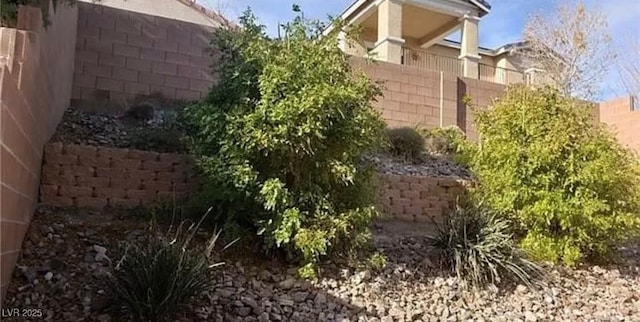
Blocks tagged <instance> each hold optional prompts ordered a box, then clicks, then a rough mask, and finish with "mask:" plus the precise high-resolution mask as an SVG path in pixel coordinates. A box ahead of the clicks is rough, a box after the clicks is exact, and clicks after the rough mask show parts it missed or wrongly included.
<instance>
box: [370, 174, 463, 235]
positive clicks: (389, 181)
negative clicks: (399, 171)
mask: <svg viewBox="0 0 640 322" xmlns="http://www.w3.org/2000/svg"><path fill="white" fill-rule="evenodd" d="M471 186H473V182H471V181H468V180H462V179H458V178H454V177H426V176H411V175H396V174H380V175H378V206H379V208H380V210H381V211H382V215H383V219H396V220H402V221H410V222H428V223H430V222H431V220H432V219H433V220H435V221H436V222H440V221H441V219H442V217H443V216H444V215H446V213H447V212H449V211H451V210H453V209H454V207H455V203H456V199H457V198H458V197H460V196H462V195H463V194H464V192H465V191H466V189H468V188H469V187H471Z"/></svg>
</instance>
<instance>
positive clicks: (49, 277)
mask: <svg viewBox="0 0 640 322" xmlns="http://www.w3.org/2000/svg"><path fill="white" fill-rule="evenodd" d="M52 278H53V273H51V272H47V273H46V274H44V279H45V280H47V281H50V280H51V279H52Z"/></svg>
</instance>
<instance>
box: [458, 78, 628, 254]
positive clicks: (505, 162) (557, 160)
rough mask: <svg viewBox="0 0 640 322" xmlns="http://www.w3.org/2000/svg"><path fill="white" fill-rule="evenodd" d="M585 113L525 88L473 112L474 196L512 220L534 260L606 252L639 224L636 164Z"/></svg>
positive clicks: (549, 92)
mask: <svg viewBox="0 0 640 322" xmlns="http://www.w3.org/2000/svg"><path fill="white" fill-rule="evenodd" d="M592 113H593V106H591V105H589V104H585V103H582V102H579V101H576V100H573V99H570V98H566V97H565V96H563V95H561V94H560V93H559V92H557V91H555V90H553V89H550V88H543V89H537V90H533V89H529V88H525V87H513V88H510V89H509V90H508V91H507V93H506V94H505V96H503V97H502V98H501V99H499V100H498V101H496V102H495V103H494V105H493V106H492V108H490V109H488V110H484V111H480V112H478V115H477V120H476V125H477V128H478V130H479V133H480V137H481V139H480V142H479V149H477V152H475V154H474V155H473V157H472V158H470V159H471V167H472V169H473V170H474V172H475V173H476V174H477V175H478V177H479V179H480V184H481V185H480V189H479V191H478V193H479V195H480V196H481V197H483V199H485V200H486V201H487V202H488V204H489V205H490V206H491V207H492V208H494V209H495V210H498V211H499V212H501V213H503V214H506V215H509V216H511V217H512V218H511V219H513V221H514V222H516V223H517V224H518V227H516V228H517V229H518V231H519V232H520V233H521V234H522V236H523V240H522V246H523V248H525V249H527V250H529V251H530V252H532V254H534V255H535V256H537V257H538V258H541V259H545V260H549V261H552V262H564V263H566V264H574V263H576V262H578V261H580V260H581V259H583V258H584V257H585V256H591V255H605V254H607V252H608V251H609V250H610V249H611V246H612V245H613V244H614V243H616V242H618V241H620V240H622V239H624V238H627V237H630V236H632V235H633V234H636V233H637V232H638V228H639V227H640V226H639V224H640V211H639V210H640V198H639V197H640V194H639V192H640V191H639V187H640V186H639V185H638V183H639V182H638V180H639V179H640V173H639V172H638V162H637V160H636V159H635V158H634V156H633V155H632V154H631V153H630V152H629V151H628V150H626V149H625V148H623V147H622V146H621V145H620V144H619V143H618V142H617V141H616V139H615V138H614V136H613V135H612V134H611V133H610V132H609V131H608V130H607V129H606V128H605V126H604V125H597V124H596V123H595V121H594V120H593V117H592Z"/></svg>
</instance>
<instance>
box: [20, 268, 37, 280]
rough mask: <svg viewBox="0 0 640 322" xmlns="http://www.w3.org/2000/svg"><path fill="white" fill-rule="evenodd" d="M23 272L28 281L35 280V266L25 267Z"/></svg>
mask: <svg viewBox="0 0 640 322" xmlns="http://www.w3.org/2000/svg"><path fill="white" fill-rule="evenodd" d="M23 274H24V277H25V279H26V280H27V282H28V283H33V282H34V281H37V280H36V277H37V276H38V270H37V269H36V268H35V267H28V268H27V269H25V271H24V273H23Z"/></svg>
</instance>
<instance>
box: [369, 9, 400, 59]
mask: <svg viewBox="0 0 640 322" xmlns="http://www.w3.org/2000/svg"><path fill="white" fill-rule="evenodd" d="M402 2H403V1H402V0H380V1H379V3H378V41H377V42H376V44H375V47H374V49H373V52H374V53H375V56H374V58H376V59H379V60H382V61H387V62H390V63H396V64H401V63H402V46H403V45H404V39H402Z"/></svg>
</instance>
